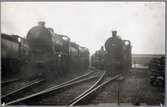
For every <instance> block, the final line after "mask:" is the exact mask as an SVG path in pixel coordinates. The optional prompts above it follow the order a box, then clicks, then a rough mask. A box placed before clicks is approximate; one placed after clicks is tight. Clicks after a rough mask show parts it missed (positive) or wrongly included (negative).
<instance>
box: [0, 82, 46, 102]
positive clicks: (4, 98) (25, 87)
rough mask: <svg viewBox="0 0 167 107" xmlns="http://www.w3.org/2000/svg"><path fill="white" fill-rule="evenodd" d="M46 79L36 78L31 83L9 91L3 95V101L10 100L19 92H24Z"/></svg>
mask: <svg viewBox="0 0 167 107" xmlns="http://www.w3.org/2000/svg"><path fill="white" fill-rule="evenodd" d="M44 81H45V79H40V80H34V81H32V82H29V83H27V85H25V86H23V87H20V88H18V89H16V90H14V91H11V92H9V93H7V94H5V95H2V96H1V101H2V102H9V101H10V100H11V99H12V97H15V96H17V94H18V93H19V94H22V93H24V92H25V91H26V90H28V89H30V88H35V87H36V86H37V85H38V84H40V83H42V82H44Z"/></svg>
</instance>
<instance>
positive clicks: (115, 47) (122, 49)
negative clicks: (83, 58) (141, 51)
mask: <svg viewBox="0 0 167 107" xmlns="http://www.w3.org/2000/svg"><path fill="white" fill-rule="evenodd" d="M104 46H105V51H104V49H103V47H102V48H101V49H100V50H98V51H96V52H95V53H94V54H93V55H92V61H91V62H92V65H93V66H94V67H96V68H98V69H104V70H106V71H108V74H109V75H115V74H118V73H122V72H124V71H128V70H129V69H130V68H131V60H132V59H131V57H132V55H131V42H130V41H129V40H122V39H121V38H120V37H119V36H117V31H112V37H110V38H109V39H107V40H106V42H105V44H104Z"/></svg>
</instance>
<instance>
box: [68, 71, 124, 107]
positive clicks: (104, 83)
mask: <svg viewBox="0 0 167 107" xmlns="http://www.w3.org/2000/svg"><path fill="white" fill-rule="evenodd" d="M120 75H121V74H118V75H116V76H114V77H112V78H111V79H109V80H107V81H105V82H103V83H102V84H100V85H98V86H97V87H95V88H93V89H92V90H91V91H89V92H88V93H86V94H84V95H83V96H82V97H80V98H79V99H77V100H76V101H74V102H73V103H71V104H70V105H69V106H74V105H75V104H77V103H79V102H80V101H81V100H83V99H84V98H86V97H88V96H89V95H90V94H92V93H93V92H95V91H96V90H98V89H99V88H101V87H103V86H104V85H106V84H108V83H109V82H111V81H113V80H115V79H117V78H118V77H120Z"/></svg>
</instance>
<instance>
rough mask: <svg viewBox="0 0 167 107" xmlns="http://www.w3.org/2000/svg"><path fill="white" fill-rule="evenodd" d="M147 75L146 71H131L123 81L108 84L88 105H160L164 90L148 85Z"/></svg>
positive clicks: (162, 100)
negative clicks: (137, 103)
mask: <svg viewBox="0 0 167 107" xmlns="http://www.w3.org/2000/svg"><path fill="white" fill-rule="evenodd" d="M149 73H150V72H149V70H148V69H132V70H131V71H130V72H129V73H128V74H127V75H126V76H125V79H124V80H122V81H120V82H118V81H117V82H113V83H110V84H109V85H108V86H107V87H106V88H105V89H103V90H102V91H101V93H100V94H98V95H97V96H94V98H92V100H91V101H89V104H93V105H94V104H108V103H121V105H123V103H124V104H127V103H131V104H134V103H135V102H136V101H139V102H140V104H143V103H144V105H160V103H163V102H164V95H165V94H164V89H163V88H158V87H152V86H151V85H150V83H149V82H150V81H149ZM118 90H119V91H118ZM118 95H119V96H118Z"/></svg>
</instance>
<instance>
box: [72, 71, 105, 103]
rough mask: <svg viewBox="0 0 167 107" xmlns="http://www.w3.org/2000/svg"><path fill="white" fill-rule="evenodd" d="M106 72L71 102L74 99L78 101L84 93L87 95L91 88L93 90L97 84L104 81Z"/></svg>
mask: <svg viewBox="0 0 167 107" xmlns="http://www.w3.org/2000/svg"><path fill="white" fill-rule="evenodd" d="M105 74H106V71H104V72H103V74H102V75H101V76H100V78H99V79H98V80H97V81H96V82H95V83H94V84H93V85H92V86H91V87H90V88H89V89H87V90H86V91H84V92H83V93H82V94H80V95H79V96H77V97H76V98H74V99H73V100H72V101H71V102H70V104H72V103H73V102H74V101H76V100H77V99H79V98H80V97H82V96H83V95H85V94H86V93H88V92H89V91H90V90H92V89H93V88H94V87H95V86H97V85H98V84H99V83H100V82H101V81H102V79H103V78H104V76H105Z"/></svg>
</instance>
